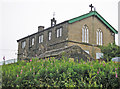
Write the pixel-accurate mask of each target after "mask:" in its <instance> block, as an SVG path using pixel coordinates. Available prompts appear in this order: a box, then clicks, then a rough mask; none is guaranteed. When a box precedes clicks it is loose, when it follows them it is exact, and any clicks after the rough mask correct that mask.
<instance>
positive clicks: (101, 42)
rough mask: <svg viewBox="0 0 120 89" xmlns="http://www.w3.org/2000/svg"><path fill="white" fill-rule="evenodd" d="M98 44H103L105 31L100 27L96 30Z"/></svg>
mask: <svg viewBox="0 0 120 89" xmlns="http://www.w3.org/2000/svg"><path fill="white" fill-rule="evenodd" d="M96 44H97V45H103V33H102V31H101V30H100V29H98V30H97V31H96Z"/></svg>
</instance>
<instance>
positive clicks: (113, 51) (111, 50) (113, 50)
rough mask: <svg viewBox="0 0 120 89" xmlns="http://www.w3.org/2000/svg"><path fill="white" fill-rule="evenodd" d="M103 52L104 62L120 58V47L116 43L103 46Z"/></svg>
mask: <svg viewBox="0 0 120 89" xmlns="http://www.w3.org/2000/svg"><path fill="white" fill-rule="evenodd" d="M100 48H101V52H102V53H103V54H104V55H103V59H104V60H111V59H112V58H113V57H120V46H117V45H116V44H115V43H113V44H111V43H110V44H108V45H107V46H101V47H100Z"/></svg>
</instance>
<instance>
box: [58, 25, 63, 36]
mask: <svg viewBox="0 0 120 89" xmlns="http://www.w3.org/2000/svg"><path fill="white" fill-rule="evenodd" d="M61 36H62V27H61V28H58V29H57V37H61Z"/></svg>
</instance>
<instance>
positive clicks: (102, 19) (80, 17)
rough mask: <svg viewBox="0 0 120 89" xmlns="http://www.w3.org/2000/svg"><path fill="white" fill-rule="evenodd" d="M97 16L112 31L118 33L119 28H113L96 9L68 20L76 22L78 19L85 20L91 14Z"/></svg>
mask: <svg viewBox="0 0 120 89" xmlns="http://www.w3.org/2000/svg"><path fill="white" fill-rule="evenodd" d="M93 15H94V16H96V17H97V18H99V19H100V20H101V22H103V23H104V24H105V25H106V26H107V27H108V28H109V29H110V30H111V31H112V32H114V33H115V34H117V33H118V31H117V30H115V28H113V27H112V26H111V25H110V24H109V23H108V22H107V21H106V20H105V19H104V18H103V17H102V16H101V15H100V14H98V13H97V12H96V11H91V12H90V13H87V14H84V15H81V16H79V17H76V18H73V19H70V20H69V21H68V23H74V22H76V21H80V20H83V19H85V18H87V17H90V16H93Z"/></svg>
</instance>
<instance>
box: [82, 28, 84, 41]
mask: <svg viewBox="0 0 120 89" xmlns="http://www.w3.org/2000/svg"><path fill="white" fill-rule="evenodd" d="M82 42H84V29H83V28H82Z"/></svg>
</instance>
